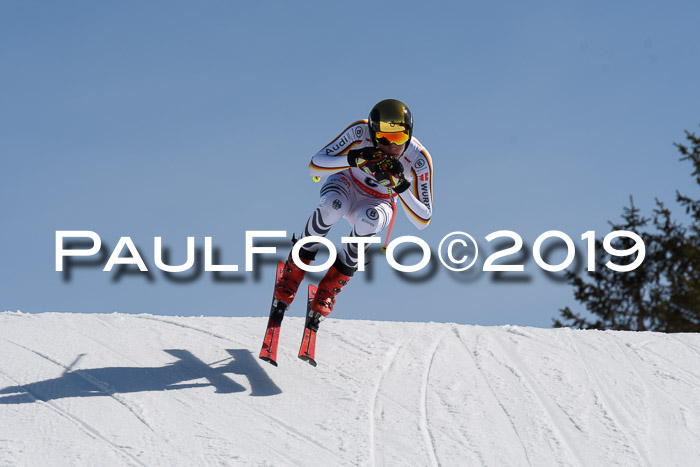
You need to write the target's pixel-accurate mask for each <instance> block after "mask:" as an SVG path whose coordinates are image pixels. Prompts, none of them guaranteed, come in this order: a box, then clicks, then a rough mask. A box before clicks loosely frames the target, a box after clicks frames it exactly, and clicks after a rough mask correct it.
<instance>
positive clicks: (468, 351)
mask: <svg viewBox="0 0 700 467" xmlns="http://www.w3.org/2000/svg"><path fill="white" fill-rule="evenodd" d="M454 333H455V334H456V335H457V339H459V342H460V343H461V344H462V347H464V349H465V350H466V351H467V354H469V356H470V357H471V359H472V361H473V362H474V365H475V366H476V368H477V369H478V370H479V373H481V377H482V379H483V380H484V382H485V383H486V386H488V388H489V390H490V391H491V394H492V395H493V398H494V399H495V400H496V402H497V403H498V406H499V407H500V408H501V410H503V413H504V414H505V416H506V418H507V419H508V421H509V422H510V426H511V427H513V432H514V433H515V436H517V437H518V440H519V441H520V446H522V448H523V454H524V455H525V460H526V461H527V464H528V465H529V466H530V467H532V462H531V461H530V456H528V453H527V448H526V447H525V442H524V441H523V438H522V436H520V432H519V431H518V428H517V427H516V426H515V422H514V421H513V417H511V415H510V414H509V413H508V410H506V407H505V406H504V405H503V402H502V401H501V399H500V398H499V397H498V395H497V394H496V391H495V390H494V389H493V386H492V385H491V383H490V382H489V380H488V378H487V377H486V374H485V373H484V370H483V368H482V367H481V365H480V364H479V362H478V361H477V360H476V357H475V356H474V354H473V353H472V351H471V350H470V349H469V347H468V346H467V343H466V342H465V341H464V339H462V335H461V333H460V332H459V328H454ZM477 455H478V456H479V459H480V460H481V465H486V463H485V462H484V459H483V458H482V455H481V452H478V453H477Z"/></svg>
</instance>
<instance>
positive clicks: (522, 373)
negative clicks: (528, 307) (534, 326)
mask: <svg viewBox="0 0 700 467" xmlns="http://www.w3.org/2000/svg"><path fill="white" fill-rule="evenodd" d="M486 333H487V334H492V333H489V332H488V331H487V332H486ZM490 339H491V340H492V341H493V342H494V343H495V344H496V346H498V347H500V349H501V353H502V354H504V355H506V358H507V359H508V360H510V361H511V363H512V364H513V366H512V367H511V368H510V369H511V371H512V372H513V374H514V375H515V376H516V377H517V378H518V379H520V381H522V382H523V383H524V385H525V386H526V387H527V389H528V390H529V391H530V393H531V394H532V396H533V397H534V398H535V400H537V402H538V403H539V405H540V408H541V409H542V410H543V411H544V413H545V414H546V415H547V418H549V421H550V427H551V430H552V434H554V435H556V436H557V443H559V444H560V445H561V446H563V447H565V448H566V449H568V451H569V453H570V454H571V455H573V457H574V458H575V459H576V462H577V463H578V465H581V466H583V465H586V464H585V463H584V462H582V461H581V458H580V456H579V453H578V452H577V451H576V450H575V449H573V447H572V446H571V443H570V442H569V440H568V439H567V437H566V436H564V433H562V431H561V429H560V428H559V425H558V424H557V422H556V421H555V419H554V415H553V413H552V408H551V407H550V404H548V403H546V402H545V401H544V399H543V397H542V395H540V391H539V390H537V389H535V386H539V384H537V381H536V380H534V379H533V378H532V377H531V376H530V375H529V373H528V371H527V370H526V368H525V365H524V364H522V363H521V362H519V361H516V360H515V359H514V358H513V357H512V356H510V354H511V352H509V351H508V349H506V348H505V347H504V345H503V343H501V341H500V340H499V339H498V337H496V336H490ZM493 355H494V357H495V354H493ZM501 363H503V362H502V361H501ZM548 397H550V398H551V396H548ZM553 402H554V405H556V406H557V407H558V408H559V410H561V411H562V413H563V414H564V416H565V417H566V418H567V419H568V420H569V421H571V423H572V424H573V425H574V426H575V427H576V428H577V429H579V430H580V428H579V427H578V425H577V424H576V423H575V422H574V421H573V420H572V419H571V416H570V415H569V414H568V413H567V412H566V410H564V409H563V408H562V407H561V406H560V405H559V404H558V403H557V402H556V401H553Z"/></svg>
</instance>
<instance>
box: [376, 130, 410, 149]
mask: <svg viewBox="0 0 700 467" xmlns="http://www.w3.org/2000/svg"><path fill="white" fill-rule="evenodd" d="M376 138H377V142H379V143H382V144H391V143H394V144H396V145H398V146H401V145H402V144H406V142H408V133H404V132H403V131H399V132H397V133H387V132H385V131H378V132H376Z"/></svg>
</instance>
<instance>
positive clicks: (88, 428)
mask: <svg viewBox="0 0 700 467" xmlns="http://www.w3.org/2000/svg"><path fill="white" fill-rule="evenodd" d="M3 340H6V339H3ZM8 342H10V341H8ZM10 343H12V344H14V342H10ZM0 375H1V376H2V377H3V378H5V379H6V380H7V381H10V382H11V383H12V384H13V385H15V386H17V387H20V388H22V389H24V392H26V393H27V395H28V396H29V397H30V398H31V399H32V400H33V401H34V402H35V403H38V404H41V405H42V406H44V407H47V408H48V409H49V410H52V411H54V412H55V413H57V414H58V415H59V416H60V417H63V418H65V419H66V420H68V421H69V422H71V423H73V424H74V425H75V426H77V427H78V428H79V429H81V430H82V431H83V432H84V433H85V434H86V435H88V436H89V437H91V438H92V439H96V440H100V441H102V442H103V443H105V444H107V445H108V446H109V447H110V448H111V449H112V451H114V452H115V453H117V454H118V455H121V456H124V457H126V458H127V459H128V460H131V461H132V462H134V463H135V464H136V465H141V466H144V467H145V466H146V464H144V463H143V462H141V461H140V460H139V459H138V458H137V457H136V456H134V455H133V454H131V453H130V452H128V451H126V450H125V449H124V448H122V447H121V446H119V445H118V444H115V443H113V442H112V441H110V440H109V439H108V438H107V437H106V436H105V435H103V434H102V433H101V432H100V431H99V430H98V429H97V428H95V427H93V426H92V425H90V424H89V423H87V422H85V421H83V420H82V419H80V418H79V417H76V416H75V415H71V414H70V412H67V411H65V410H63V409H61V408H60V407H58V406H57V405H55V404H54V403H52V402H50V401H43V400H41V399H40V394H34V393H33V392H32V391H30V390H29V388H27V387H26V386H24V385H22V384H21V383H20V382H19V381H16V380H15V379H14V378H12V377H10V376H9V375H7V374H5V373H4V372H2V371H0Z"/></svg>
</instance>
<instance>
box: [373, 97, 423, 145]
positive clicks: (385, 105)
mask: <svg viewBox="0 0 700 467" xmlns="http://www.w3.org/2000/svg"><path fill="white" fill-rule="evenodd" d="M368 120H369V132H370V135H371V137H372V142H373V143H374V145H375V146H376V145H377V137H376V134H377V132H378V131H386V132H388V133H398V132H404V133H407V134H408V141H410V140H411V136H413V115H411V111H410V110H408V107H406V104H404V103H403V102H401V101H399V100H396V99H384V100H383V101H381V102H379V103H377V105H375V106H374V107H372V111H371V112H370V113H369V119H368Z"/></svg>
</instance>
